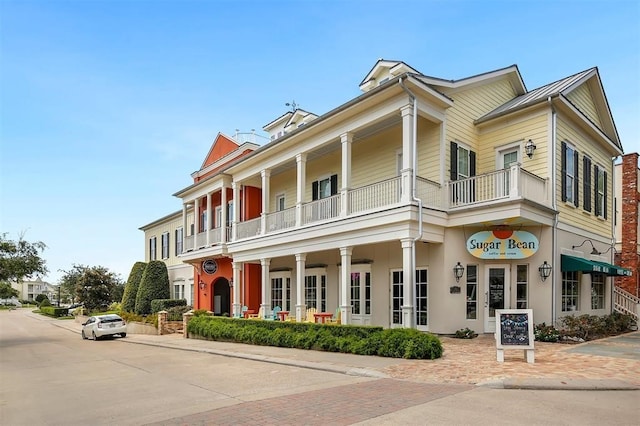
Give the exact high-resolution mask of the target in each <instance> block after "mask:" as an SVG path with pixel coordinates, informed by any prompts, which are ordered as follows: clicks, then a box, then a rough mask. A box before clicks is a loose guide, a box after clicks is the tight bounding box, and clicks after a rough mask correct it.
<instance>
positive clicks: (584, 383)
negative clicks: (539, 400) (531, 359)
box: [477, 378, 640, 391]
mask: <svg viewBox="0 0 640 426" xmlns="http://www.w3.org/2000/svg"><path fill="white" fill-rule="evenodd" d="M477 386H483V387H488V388H492V389H522V390H572V391H576V390H584V391H590V390H594V391H633V390H639V389H640V387H639V386H636V385H633V384H631V383H628V382H625V381H623V380H615V379H567V378H562V379H546V378H539V379H535V378H533V379H522V378H520V379H503V380H496V381H488V382H482V383H478V384H477Z"/></svg>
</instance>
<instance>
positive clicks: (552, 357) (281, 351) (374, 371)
mask: <svg viewBox="0 0 640 426" xmlns="http://www.w3.org/2000/svg"><path fill="white" fill-rule="evenodd" d="M32 315H36V314H32ZM37 316H38V317H40V316H39V315H37ZM40 318H42V317H40ZM50 321H51V322H52V324H53V325H56V326H58V327H63V328H66V329H68V330H70V331H73V332H76V333H78V334H79V333H80V328H81V326H80V323H78V322H75V321H72V320H68V321H65V320H53V319H51V320H50ZM440 339H441V340H442V343H443V347H444V355H443V357H442V358H440V359H437V360H406V359H397V358H382V357H375V356H361V355H352V354H342V353H333V352H321V351H307V350H301V349H289V348H277V347H271V346H254V345H246V344H240V343H228V342H216V341H207V340H199V339H185V338H183V337H182V335H176V334H172V335H164V336H158V335H146V334H127V337H126V338H124V339H121V341H122V342H126V343H131V344H143V345H151V346H159V347H164V348H170V349H176V350H186V351H195V352H203V353H210V354H214V355H221V356H229V357H236V358H243V359H249V360H254V361H260V362H270V363H276V364H283V365H291V366H296V367H302V368H311V369H317V370H323V371H331V372H336V373H342V374H350V375H359V376H367V377H379V378H396V379H407V380H411V381H417V382H425V383H460V384H476V385H480V386H489V387H494V388H505V389H554V390H557V389H566V390H633V389H640V332H638V331H636V332H632V333H628V334H625V335H622V336H616V337H611V338H607V339H601V340H596V341H592V342H587V343H582V344H577V345H575V344H571V345H570V344H561V343H545V342H536V343H535V363H534V364H527V363H526V361H525V360H524V356H523V351H521V350H511V351H505V362H504V363H499V362H497V361H496V350H495V341H494V338H493V335H490V334H486V335H480V336H479V337H477V338H475V339H471V340H464V339H454V338H450V337H442V336H441V337H440ZM603 348H604V349H603Z"/></svg>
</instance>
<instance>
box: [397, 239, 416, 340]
mask: <svg viewBox="0 0 640 426" xmlns="http://www.w3.org/2000/svg"><path fill="white" fill-rule="evenodd" d="M400 242H401V243H402V294H403V297H402V327H404V328H413V327H414V321H415V318H414V316H415V312H414V306H413V302H414V298H415V297H414V293H415V274H416V268H415V265H414V264H413V250H414V245H415V241H413V238H403V239H402V240H400Z"/></svg>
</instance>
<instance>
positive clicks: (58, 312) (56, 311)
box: [40, 306, 69, 317]
mask: <svg viewBox="0 0 640 426" xmlns="http://www.w3.org/2000/svg"><path fill="white" fill-rule="evenodd" d="M40 312H42V313H43V314H45V315H49V316H50V317H66V316H67V315H68V314H69V308H59V307H57V306H41V307H40Z"/></svg>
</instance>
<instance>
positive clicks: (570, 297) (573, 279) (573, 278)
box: [562, 271, 580, 312]
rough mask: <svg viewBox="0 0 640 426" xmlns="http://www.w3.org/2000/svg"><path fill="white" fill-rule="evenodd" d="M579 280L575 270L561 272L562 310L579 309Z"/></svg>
mask: <svg viewBox="0 0 640 426" xmlns="http://www.w3.org/2000/svg"><path fill="white" fill-rule="evenodd" d="M579 297H580V282H579V281H578V273H577V272H576V271H565V272H563V273H562V312H570V311H579V310H580V306H579V305H578V301H579Z"/></svg>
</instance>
